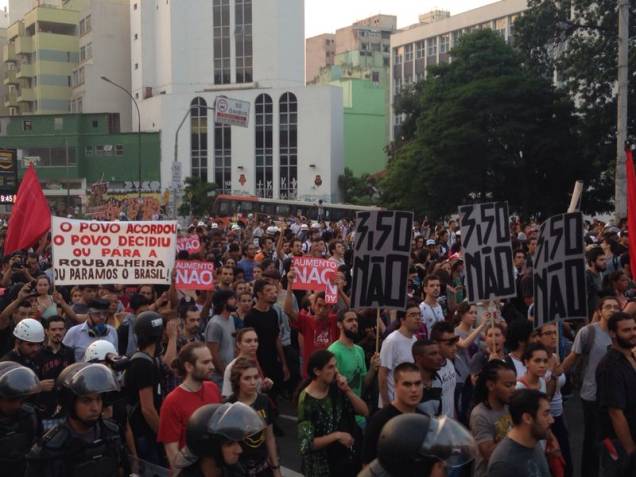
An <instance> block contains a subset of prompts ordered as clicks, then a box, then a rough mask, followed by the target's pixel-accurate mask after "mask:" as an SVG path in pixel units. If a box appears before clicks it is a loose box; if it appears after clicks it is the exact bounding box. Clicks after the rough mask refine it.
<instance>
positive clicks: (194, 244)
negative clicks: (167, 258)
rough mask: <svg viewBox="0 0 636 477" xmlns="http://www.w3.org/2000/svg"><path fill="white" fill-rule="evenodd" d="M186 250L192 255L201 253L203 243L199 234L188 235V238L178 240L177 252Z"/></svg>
mask: <svg viewBox="0 0 636 477" xmlns="http://www.w3.org/2000/svg"><path fill="white" fill-rule="evenodd" d="M183 250H185V251H186V252H188V253H189V254H190V255H193V254H195V253H199V252H200V251H201V241H200V240H199V236H198V235H197V234H192V235H188V236H187V237H179V238H178V239H177V252H181V251H183Z"/></svg>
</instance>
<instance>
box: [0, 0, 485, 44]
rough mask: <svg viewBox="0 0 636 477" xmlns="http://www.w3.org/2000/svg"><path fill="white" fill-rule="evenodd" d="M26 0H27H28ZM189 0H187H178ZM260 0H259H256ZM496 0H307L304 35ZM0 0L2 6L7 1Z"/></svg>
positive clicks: (410, 19) (403, 22)
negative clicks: (374, 18) (380, 16)
mask: <svg viewBox="0 0 636 477" xmlns="http://www.w3.org/2000/svg"><path fill="white" fill-rule="evenodd" d="M25 1H26V0H25ZM179 1H182V2H187V1H188V0H179ZM255 1H258V0H255ZM494 1H495V0H305V16H306V22H305V34H306V36H307V37H310V36H314V35H318V34H320V33H326V32H335V31H336V29H337V28H341V27H345V26H347V25H351V24H352V23H353V22H354V21H357V20H361V19H363V18H366V17H369V16H371V15H375V14H377V13H384V14H387V15H397V17H398V27H404V26H407V25H411V24H413V23H417V16H418V15H419V14H421V13H426V12H428V11H430V10H434V9H436V8H439V9H443V10H450V12H451V13H452V14H455V13H459V12H463V11H465V10H470V9H471V8H476V7H480V6H482V5H486V4H488V3H493V2H494ZM8 3H9V2H8V0H0V9H2V8H4V6H6V5H7V4H8Z"/></svg>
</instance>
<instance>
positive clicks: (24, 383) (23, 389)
mask: <svg viewBox="0 0 636 477" xmlns="http://www.w3.org/2000/svg"><path fill="white" fill-rule="evenodd" d="M39 391H40V380H39V379H38V377H37V376H36V375H35V373H34V372H33V371H32V370H31V369H29V368H27V367H26V366H22V365H21V364H18V363H15V362H13V361H5V362H3V363H0V398H1V399H20V398H25V397H27V396H30V395H31V394H35V393H37V392H39Z"/></svg>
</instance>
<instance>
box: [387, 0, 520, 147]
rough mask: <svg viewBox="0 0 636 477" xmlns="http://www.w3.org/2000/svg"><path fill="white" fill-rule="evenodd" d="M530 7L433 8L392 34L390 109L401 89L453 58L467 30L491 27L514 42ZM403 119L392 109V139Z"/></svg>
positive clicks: (511, 3) (511, 2)
mask: <svg viewBox="0 0 636 477" xmlns="http://www.w3.org/2000/svg"><path fill="white" fill-rule="evenodd" d="M527 8H528V5H527V0H501V1H499V2H495V3H491V4H489V5H485V6H483V7H480V8H475V9H473V10H469V11H466V12H462V13H458V14H457V15H450V14H449V13H448V12H440V11H434V12H430V13H429V14H426V15H422V16H421V17H420V23H418V24H416V25H412V26H410V27H407V28H404V29H402V30H400V31H398V32H396V33H394V34H393V35H391V80H390V83H391V95H390V97H391V111H393V104H394V102H395V98H396V97H397V95H398V94H399V93H400V91H401V90H402V88H404V87H405V86H406V85H409V84H411V83H414V82H418V81H420V80H423V79H425V78H426V73H427V68H428V67H429V66H431V65H437V64H439V63H445V62H449V61H451V58H450V50H451V49H452V48H453V47H454V46H455V44H456V43H457V42H458V40H459V38H460V37H461V36H462V35H463V34H464V33H467V32H471V31H474V30H478V29H483V28H490V29H492V30H495V31H497V32H498V33H499V34H500V35H501V36H502V38H504V39H505V40H506V41H511V39H512V36H513V32H514V22H515V20H516V19H517V18H518V17H519V15H521V14H522V13H523V12H524V11H525V10H527ZM401 120H402V118H401V117H400V115H396V114H395V113H394V112H392V114H391V139H394V138H395V137H397V136H398V135H399V129H400V123H401Z"/></svg>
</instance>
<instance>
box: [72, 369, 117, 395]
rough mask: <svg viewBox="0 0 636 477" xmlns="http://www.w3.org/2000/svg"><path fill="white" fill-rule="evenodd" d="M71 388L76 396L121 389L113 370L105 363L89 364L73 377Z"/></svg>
mask: <svg viewBox="0 0 636 477" xmlns="http://www.w3.org/2000/svg"><path fill="white" fill-rule="evenodd" d="M69 389H70V390H71V391H72V392H73V394H75V395H76V396H84V395H86V394H94V393H98V394H102V393H109V392H112V391H119V385H118V384H117V381H115V376H114V375H113V372H112V371H111V370H110V369H109V368H108V367H106V366H104V365H103V364H89V365H87V366H85V367H83V368H82V369H80V370H79V371H77V372H76V373H75V374H74V375H73V377H72V378H71V381H70V384H69Z"/></svg>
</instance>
